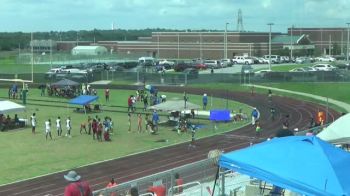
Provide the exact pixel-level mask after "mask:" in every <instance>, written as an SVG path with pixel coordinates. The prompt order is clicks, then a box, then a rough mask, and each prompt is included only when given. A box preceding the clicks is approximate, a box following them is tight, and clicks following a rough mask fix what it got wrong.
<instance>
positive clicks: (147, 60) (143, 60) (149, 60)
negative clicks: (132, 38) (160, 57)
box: [139, 57, 156, 66]
mask: <svg viewBox="0 0 350 196" xmlns="http://www.w3.org/2000/svg"><path fill="white" fill-rule="evenodd" d="M155 64H156V60H155V59H154V58H153V57H140V58H139V65H143V66H154V65H155Z"/></svg>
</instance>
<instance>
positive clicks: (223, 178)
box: [221, 172, 225, 196]
mask: <svg viewBox="0 0 350 196" xmlns="http://www.w3.org/2000/svg"><path fill="white" fill-rule="evenodd" d="M221 196H225V173H224V172H222V176H221Z"/></svg>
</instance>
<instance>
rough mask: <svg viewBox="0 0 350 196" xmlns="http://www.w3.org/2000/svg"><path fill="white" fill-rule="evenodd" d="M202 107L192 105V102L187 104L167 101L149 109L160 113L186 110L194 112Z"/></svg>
mask: <svg viewBox="0 0 350 196" xmlns="http://www.w3.org/2000/svg"><path fill="white" fill-rule="evenodd" d="M200 108H201V106H199V105H197V104H194V103H191V102H188V101H187V102H186V104H185V101H183V100H176V101H173V100H170V101H166V102H163V103H160V104H157V105H154V106H150V107H148V109H150V110H160V111H168V112H169V111H184V110H193V109H200Z"/></svg>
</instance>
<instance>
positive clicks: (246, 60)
mask: <svg viewBox="0 0 350 196" xmlns="http://www.w3.org/2000/svg"><path fill="white" fill-rule="evenodd" d="M232 62H233V64H246V65H251V64H253V63H254V60H253V59H252V58H250V57H246V56H235V57H233V59H232Z"/></svg>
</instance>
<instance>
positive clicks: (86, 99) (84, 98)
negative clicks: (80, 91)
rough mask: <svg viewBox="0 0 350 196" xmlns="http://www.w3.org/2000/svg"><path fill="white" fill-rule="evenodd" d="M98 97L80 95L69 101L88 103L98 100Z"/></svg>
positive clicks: (70, 102) (81, 103) (79, 103)
mask: <svg viewBox="0 0 350 196" xmlns="http://www.w3.org/2000/svg"><path fill="white" fill-rule="evenodd" d="M97 99H98V96H91V95H80V96H79V97H76V98H74V99H71V100H70V101H69V102H68V103H69V104H75V105H88V104H89V103H91V102H93V101H96V100H97Z"/></svg>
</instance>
